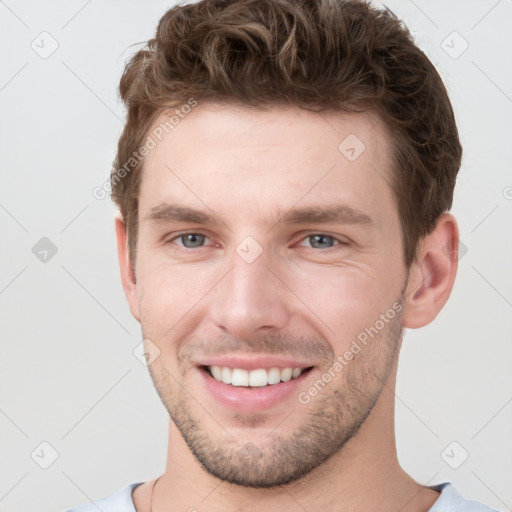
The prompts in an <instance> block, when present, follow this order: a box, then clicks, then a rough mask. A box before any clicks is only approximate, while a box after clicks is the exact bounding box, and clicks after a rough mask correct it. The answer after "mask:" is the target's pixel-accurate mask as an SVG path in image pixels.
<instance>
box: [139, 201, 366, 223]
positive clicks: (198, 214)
mask: <svg viewBox="0 0 512 512" xmlns="http://www.w3.org/2000/svg"><path fill="white" fill-rule="evenodd" d="M275 218H276V219H277V220H276V221H275V222H274V225H276V224H279V223H284V224H321V223H325V224H355V225H360V226H363V227H373V226H374V225H375V223H374V221H373V219H372V218H371V217H370V216H369V215H367V214H366V213H364V212H362V211H360V210H357V209H355V208H352V207H351V206H347V205H335V206H323V207H322V206H315V207H307V208H292V209H290V210H288V211H287V212H285V213H282V214H280V215H279V214H278V215H277V216H276V217H275ZM144 220H148V221H154V222H161V223H172V222H190V223H193V224H210V225H212V226H218V225H220V224H221V222H220V221H219V220H218V219H217V218H216V217H215V216H212V215H209V214H208V213H205V212H203V211H200V210H196V209H194V208H189V207H187V206H179V205H171V204H166V203H162V204H160V205H158V206H155V207H154V208H151V210H149V212H148V213H147V215H146V216H145V217H144Z"/></svg>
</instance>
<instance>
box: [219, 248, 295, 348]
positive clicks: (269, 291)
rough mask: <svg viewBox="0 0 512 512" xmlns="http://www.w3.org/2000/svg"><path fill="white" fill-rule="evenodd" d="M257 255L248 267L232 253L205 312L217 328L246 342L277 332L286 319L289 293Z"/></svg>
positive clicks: (266, 260) (261, 257)
mask: <svg viewBox="0 0 512 512" xmlns="http://www.w3.org/2000/svg"><path fill="white" fill-rule="evenodd" d="M269 267H270V268H272V267H271V262H270V261H269V260H268V258H267V257H266V256H265V252H263V254H261V255H260V256H259V257H258V258H257V259H256V260H255V261H253V262H252V263H248V262H247V261H245V260H244V259H243V258H242V257H240V256H239V254H237V253H236V252H235V253H234V254H233V257H232V260H231V270H230V271H229V272H228V273H227V275H226V276H225V277H224V279H222V280H221V281H220V282H219V283H218V285H217V286H216V287H215V293H214V294H213V295H212V302H211V305H210V308H209V313H210V318H211V320H212V322H213V323H214V324H215V325H216V327H217V328H220V329H222V330H223V331H224V333H229V334H230V335H231V336H234V337H236V338H238V339H250V338H251V337H253V336H255V335H257V334H262V333H263V332H265V331H266V330H268V331H272V330H281V329H283V328H284V326H285V325H286V323H287V322H288V319H289V316H290V305H291V298H290V292H289V290H287V289H286V287H285V286H284V285H283V283H282V282H281V281H280V280H279V279H278V278H277V277H276V275H275V274H274V272H275V273H276V274H278V272H277V271H276V269H272V270H273V271H271V270H269Z"/></svg>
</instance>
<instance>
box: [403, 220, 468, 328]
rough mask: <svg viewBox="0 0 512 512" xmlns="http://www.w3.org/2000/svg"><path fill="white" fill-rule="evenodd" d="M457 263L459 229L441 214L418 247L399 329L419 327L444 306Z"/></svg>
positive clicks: (451, 286)
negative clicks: (402, 327)
mask: <svg viewBox="0 0 512 512" xmlns="http://www.w3.org/2000/svg"><path fill="white" fill-rule="evenodd" d="M458 259H459V229H458V226H457V221H456V220H455V217H454V216H453V215H452V214H450V213H443V214H442V215H441V216H440V217H439V220H438V221H437V224H436V227H435V229H434V231H432V233H430V234H429V235H426V236H425V237H424V238H423V239H422V240H421V241H420V245H419V247H418V253H417V258H416V261H415V262H414V263H413V264H412V265H411V268H410V273H409V283H408V285H407V289H406V292H405V298H404V312H403V316H402V321H403V326H404V327H408V328H410V329H417V328H418V327H423V326H424V325H427V324H429V323H430V322H432V320H434V318H435V317H436V316H437V315H438V313H439V312H440V311H441V309H442V308H443V306H444V305H445V303H446V301H447V300H448V297H449V296H450V293H451V291H452V288H453V283H454V282H455V276H456V274H457V264H458Z"/></svg>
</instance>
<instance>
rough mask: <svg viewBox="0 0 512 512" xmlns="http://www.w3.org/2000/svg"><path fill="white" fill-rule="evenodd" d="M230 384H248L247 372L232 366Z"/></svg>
mask: <svg viewBox="0 0 512 512" xmlns="http://www.w3.org/2000/svg"><path fill="white" fill-rule="evenodd" d="M231 384H232V385H233V386H248V385H249V372H248V371H247V370H242V369H240V368H234V369H233V373H232V374H231Z"/></svg>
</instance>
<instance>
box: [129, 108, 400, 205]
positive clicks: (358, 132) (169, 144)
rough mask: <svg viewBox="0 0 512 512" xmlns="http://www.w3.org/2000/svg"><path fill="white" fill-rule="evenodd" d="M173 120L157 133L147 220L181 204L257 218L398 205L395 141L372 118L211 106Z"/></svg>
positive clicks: (146, 178) (143, 194) (147, 174)
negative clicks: (296, 209)
mask: <svg viewBox="0 0 512 512" xmlns="http://www.w3.org/2000/svg"><path fill="white" fill-rule="evenodd" d="M174 122H175V124H172V125H171V124H170V123H169V115H168V114H165V115H161V116H160V117H159V118H158V119H157V121H156V122H155V123H154V125H153V127H152V129H151V130H150V134H149V136H150V137H152V138H153V139H155V143H156V145H155V147H154V149H152V150H151V152H150V153H149V155H147V157H146V159H145V162H144V171H143V179H142V185H141V191H140V204H139V213H140V214H141V215H143V214H144V213H147V212H148V211H149V210H150V209H151V208H154V207H155V206H158V205H159V204H161V203H173V202H174V203H176V202H178V203H180V204H185V205H187V206H203V207H205V206H207V204H206V203H209V202H214V203H218V204H216V206H217V207H219V206H226V204H229V205H230V206H231V207H232V210H231V211H233V208H234V207H237V208H243V207H246V208H247V209H250V207H253V208H252V211H253V213H254V212H263V211H264V210H265V208H266V209H268V208H269V207H270V206H271V205H275V206H276V207H278V208H281V209H288V208H290V207H291V206H293V204H294V203H296V202H298V201H300V203H301V206H308V205H310V206H313V205H315V204H317V203H318V202H327V203H334V202H336V201H338V200H339V201H343V202H344V203H347V204H349V205H350V203H351V202H352V206H358V207H359V208H358V209H364V208H367V209H369V210H373V212H374V213H378V212H379V210H382V209H384V208H386V204H387V208H389V204H390V202H393V197H392V190H391V187H390V183H391V175H390V165H389V162H390V152H391V151H390V141H389V137H388V134H387V131H386V129H385V127H384V125H383V123H382V122H381V121H380V119H379V117H378V116H377V115H376V114H375V113H373V112H364V113H357V114H356V113H345V112H337V113H335V112H324V113H315V112H311V111H306V110H304V109H300V108H298V107H291V106H275V107H272V108H270V109H268V110H261V109H255V108H252V107H248V106H241V105H235V104H229V103H228V104H226V103H211V102H208V103H199V104H198V105H197V106H196V107H195V108H194V109H192V110H191V111H190V113H188V114H187V115H185V116H182V117H180V118H179V120H178V122H177V123H176V119H175V120H174ZM166 123H167V124H166ZM171 126H172V127H171ZM165 128H167V130H165ZM155 134H156V135H155ZM157 135H158V136H157ZM158 139H160V140H158ZM226 201H228V203H226ZM201 202H202V203H203V204H202V205H201ZM203 209H204V208H203ZM269 215H273V212H269Z"/></svg>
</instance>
